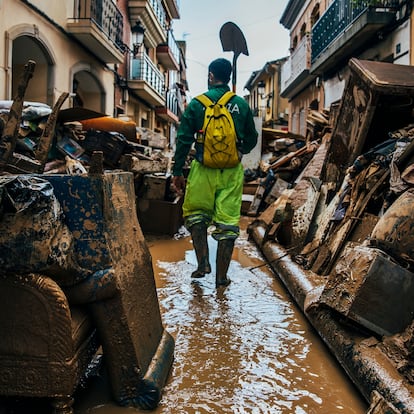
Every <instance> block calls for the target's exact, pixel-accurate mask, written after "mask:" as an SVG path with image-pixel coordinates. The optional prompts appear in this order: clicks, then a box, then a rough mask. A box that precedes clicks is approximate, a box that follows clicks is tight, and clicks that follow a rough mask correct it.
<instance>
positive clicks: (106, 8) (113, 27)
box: [72, 0, 123, 47]
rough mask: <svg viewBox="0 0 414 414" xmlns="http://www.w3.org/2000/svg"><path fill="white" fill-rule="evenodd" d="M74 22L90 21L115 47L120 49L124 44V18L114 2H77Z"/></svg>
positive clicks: (81, 0) (98, 0)
mask: <svg viewBox="0 0 414 414" xmlns="http://www.w3.org/2000/svg"><path fill="white" fill-rule="evenodd" d="M72 20H73V21H74V22H79V21H82V20H83V21H90V22H92V23H94V24H95V25H96V26H97V27H98V28H99V30H100V31H101V32H102V33H103V34H104V35H105V36H106V37H107V39H108V40H110V41H111V42H112V43H113V44H114V45H116V46H117V47H120V46H122V44H123V42H122V33H123V18H122V14H121V12H120V11H119V10H118V8H117V7H116V5H115V3H114V2H113V1H112V0H77V1H75V10H74V17H73V19H72Z"/></svg>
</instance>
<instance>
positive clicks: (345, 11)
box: [311, 0, 398, 63]
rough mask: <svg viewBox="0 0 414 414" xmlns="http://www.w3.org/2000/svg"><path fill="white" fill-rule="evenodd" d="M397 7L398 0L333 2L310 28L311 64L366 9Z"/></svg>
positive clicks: (390, 8) (394, 8) (342, 0)
mask: <svg viewBox="0 0 414 414" xmlns="http://www.w3.org/2000/svg"><path fill="white" fill-rule="evenodd" d="M397 7H398V0H334V1H333V2H332V3H331V5H330V6H329V7H328V8H327V9H326V11H325V13H324V14H323V15H322V16H321V18H320V19H319V20H318V21H317V23H316V24H315V26H313V28H312V55H311V62H312V63H313V62H314V61H315V60H316V59H317V58H318V56H319V55H320V54H321V53H322V52H323V51H324V50H325V49H326V48H327V47H328V46H329V45H330V44H331V43H332V42H333V41H334V40H335V39H336V38H337V37H338V36H339V35H341V34H342V33H343V32H344V31H345V30H346V28H347V27H349V26H350V25H351V24H352V23H353V22H354V21H355V20H356V19H358V17H359V16H361V15H362V14H363V13H364V12H366V11H368V9H381V10H382V11H385V10H387V9H389V10H396V9H397Z"/></svg>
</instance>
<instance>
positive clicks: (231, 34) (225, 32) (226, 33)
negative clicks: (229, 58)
mask: <svg viewBox="0 0 414 414" xmlns="http://www.w3.org/2000/svg"><path fill="white" fill-rule="evenodd" d="M220 40H221V45H222V47H223V52H234V54H233V74H232V75H233V76H232V85H233V92H236V73H237V69H236V64H237V58H238V57H239V55H240V53H243V54H244V55H246V56H249V51H248V50H247V43H246V39H245V37H244V35H243V32H242V31H241V30H240V28H239V27H238V26H237V25H236V24H234V23H233V22H227V23H224V24H223V26H221V29H220Z"/></svg>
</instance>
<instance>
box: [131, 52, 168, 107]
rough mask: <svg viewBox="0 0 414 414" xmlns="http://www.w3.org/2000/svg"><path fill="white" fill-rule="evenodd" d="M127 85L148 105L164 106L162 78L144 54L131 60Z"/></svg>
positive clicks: (163, 82) (163, 81) (163, 83)
mask: <svg viewBox="0 0 414 414" xmlns="http://www.w3.org/2000/svg"><path fill="white" fill-rule="evenodd" d="M128 85H129V87H130V88H131V89H133V90H134V91H135V93H136V94H137V95H138V96H139V97H140V98H142V99H143V100H145V101H146V102H147V103H148V104H149V105H154V106H164V105H165V96H164V91H165V80H164V76H163V75H162V73H161V72H160V71H159V70H158V69H157V67H156V66H155V64H154V63H153V62H152V61H151V59H150V58H149V57H148V55H147V54H146V53H141V54H139V55H137V56H136V57H135V58H134V59H132V61H131V70H130V77H129V79H128Z"/></svg>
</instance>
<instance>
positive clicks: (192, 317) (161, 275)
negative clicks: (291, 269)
mask: <svg viewBox="0 0 414 414" xmlns="http://www.w3.org/2000/svg"><path fill="white" fill-rule="evenodd" d="M149 244H150V248H151V253H152V256H153V260H154V264H155V270H156V274H157V288H158V294H159V300H160V306H161V309H162V313H163V321H164V324H165V326H166V328H167V329H168V330H169V332H170V333H171V334H172V335H173V336H174V338H175V340H176V350H175V361H174V366H173V370H172V375H171V378H170V381H169V383H168V384H167V386H166V388H165V390H164V395H163V399H162V401H161V403H160V406H159V408H158V409H157V410H156V412H157V413H200V414H201V413H252V414H253V413H275V414H276V413H295V414H303V413H329V414H335V413H346V414H351V413H355V414H358V413H365V412H366V409H367V405H366V403H365V401H364V400H363V399H362V397H361V396H360V395H359V393H358V391H356V389H355V388H354V387H353V385H352V384H351V383H350V382H349V381H348V378H347V377H346V375H345V374H344V372H343V371H342V369H341V368H340V367H338V365H337V363H336V361H335V360H334V359H333V358H332V357H331V355H330V354H329V352H328V350H327V348H326V347H325V345H324V344H323V343H322V342H321V340H320V339H319V337H318V336H317V335H316V334H315V332H314V331H313V330H312V328H311V327H310V325H309V324H308V323H307V321H306V320H305V318H304V317H303V316H302V313H301V312H300V311H299V310H298V309H297V308H296V306H295V305H294V304H292V303H291V302H290V298H289V296H288V295H287V294H286V292H285V289H284V288H283V286H282V285H281V283H280V282H279V281H278V280H277V278H275V276H274V275H273V273H272V272H271V271H269V269H268V268H267V267H266V266H265V265H264V262H263V260H262V259H261V256H260V255H259V253H258V252H257V249H256V248H255V246H254V245H253V244H251V243H250V242H249V241H248V240H247V236H246V233H243V234H242V237H241V238H240V239H239V240H238V242H237V245H236V251H235V253H234V255H233V260H232V262H231V265H230V269H229V275H230V278H231V279H232V283H231V285H230V286H229V287H228V288H227V289H224V290H223V289H221V290H216V288H215V283H214V282H215V281H214V259H215V257H214V253H215V248H216V244H215V242H214V241H213V240H212V239H209V245H210V251H211V253H210V257H211V262H212V265H213V271H212V274H210V275H207V276H206V277H205V278H203V279H199V280H197V282H194V281H192V280H191V278H190V274H191V272H192V270H194V266H195V256H194V252H193V250H192V245H191V242H190V238H188V237H187V238H184V239H181V240H177V241H175V242H174V243H171V241H161V240H158V241H157V242H155V241H149ZM184 250H185V252H186V254H185V260H184V259H183V253H182V252H183V251H184Z"/></svg>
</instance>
